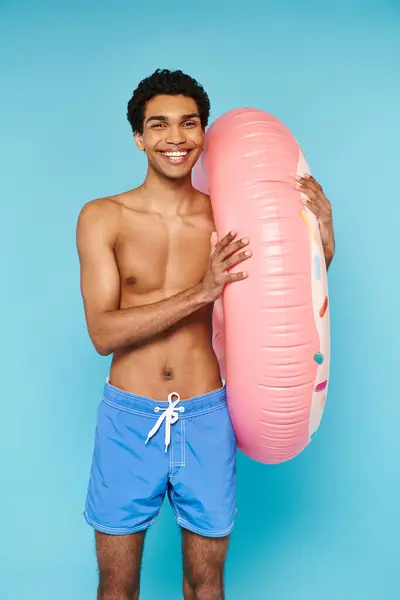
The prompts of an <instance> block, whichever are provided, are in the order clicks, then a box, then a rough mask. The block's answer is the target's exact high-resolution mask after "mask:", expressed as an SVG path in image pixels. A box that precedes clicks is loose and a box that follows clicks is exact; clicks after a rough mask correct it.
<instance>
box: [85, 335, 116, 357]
mask: <svg viewBox="0 0 400 600" xmlns="http://www.w3.org/2000/svg"><path fill="white" fill-rule="evenodd" d="M90 338H91V340H92V344H93V346H94V349H95V350H96V352H97V354H100V356H110V354H112V353H113V348H111V346H110V344H109V342H108V340H106V339H105V338H104V336H102V335H98V334H92V335H91V336H90Z"/></svg>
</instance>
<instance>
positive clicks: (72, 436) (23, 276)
mask: <svg viewBox="0 0 400 600" xmlns="http://www.w3.org/2000/svg"><path fill="white" fill-rule="evenodd" d="M0 21H1V30H0V40H1V41H0V44H1V47H0V53H1V56H2V59H3V64H2V68H1V72H2V93H1V97H0V101H1V111H0V119H1V130H2V135H1V150H0V160H1V167H2V169H1V170H2V175H1V222H2V228H1V231H2V234H1V245H2V261H1V262H2V271H3V274H2V284H3V285H2V293H1V313H2V319H1V321H2V337H1V339H2V344H1V346H2V347H1V352H2V367H3V373H2V389H3V392H2V402H1V435H0V473H1V488H0V495H1V496H0V531H1V537H0V573H1V576H0V580H1V597H2V598H4V599H5V600H55V599H57V600H71V598H73V599H74V600H88V599H90V598H93V599H94V597H95V588H96V565H95V555H94V548H93V534H92V531H91V529H90V528H88V526H86V524H84V521H83V518H82V516H81V511H82V508H83V503H84V499H85V493H86V485H87V479H88V474H89V465H90V460H91V452H92V444H93V434H94V424H95V416H96V408H97V404H98V402H99V399H100V394H101V390H102V385H103V381H104V378H105V377H106V375H107V372H108V364H109V361H108V359H102V358H101V357H99V356H97V355H96V353H95V351H94V350H93V349H92V347H91V344H90V342H89V339H88V335H87V333H86V329H85V323H84V316H83V310H82V305H81V298H80V291H79V269H78V260H77V255H76V250H75V225H76V219H77V216H78V213H79V211H80V208H81V206H82V205H83V204H84V203H85V202H87V201H88V200H91V199H93V198H96V197H99V196H105V195H107V194H110V193H116V192H120V191H124V190H126V189H129V188H131V187H133V186H135V185H137V184H139V183H140V182H141V180H142V178H143V176H144V169H145V162H144V158H143V156H142V155H141V154H139V153H138V152H137V151H136V149H135V146H134V143H133V140H132V135H131V132H130V130H129V125H128V123H127V121H126V117H125V113H126V102H127V100H128V99H129V97H130V94H131V92H132V90H133V88H134V87H135V86H136V84H137V83H138V81H139V80H140V79H141V78H142V77H144V76H146V75H148V74H150V73H151V72H152V71H153V70H154V69H155V68H157V67H168V68H182V69H184V70H186V71H188V72H189V73H190V74H192V75H193V76H194V77H196V78H198V79H199V80H200V81H201V82H202V83H203V85H204V86H205V88H206V90H207V91H208V93H209V94H210V97H211V100H212V117H213V118H215V117H216V116H218V115H220V114H221V113H222V112H224V111H226V110H228V109H231V108H234V107H239V106H244V105H247V106H249V105H250V106H255V107H258V108H262V109H265V110H267V111H269V112H272V113H273V114H275V115H276V116H277V117H278V118H280V119H281V120H283V121H284V122H285V123H286V124H287V125H288V126H289V127H290V128H291V130H292V131H293V133H294V134H295V136H296V137H297V139H299V141H300V142H301V144H302V146H303V148H304V150H305V153H306V156H307V159H308V161H309V163H310V165H311V168H312V171H313V173H314V175H315V176H316V178H317V179H318V180H319V181H320V182H321V183H322V185H323V186H324V189H325V191H326V193H327V195H328V197H329V198H330V199H331V201H332V204H333V208H334V219H335V226H336V238H337V254H336V257H335V260H334V263H333V264H332V268H331V271H330V276H329V284H330V295H331V310H332V371H331V386H330V392H329V396H328V403H327V408H326V412H325V416H324V419H323V423H322V426H321V429H320V431H319V433H318V435H317V436H316V437H315V438H314V441H313V442H312V444H311V445H310V447H309V448H307V449H306V450H305V451H304V452H303V453H302V454H301V456H300V457H298V458H296V459H295V460H293V461H290V462H289V463H286V464H283V465H280V466H273V467H268V466H263V465H259V464H255V463H252V462H251V461H250V460H248V459H246V458H244V457H243V456H240V458H239V465H238V477H239V489H238V494H239V514H238V519H237V526H236V529H235V533H234V536H233V539H232V546H231V551H230V555H229V560H228V564H227V598H228V599H229V600H242V599H243V598H257V599H258V598H260V599H264V598H265V599H273V600H321V599H323V600H338V599H340V600H358V599H360V600H398V599H399V598H400V591H399V584H398V568H399V559H400V552H399V541H398V540H399V538H400V525H399V515H398V505H399V502H398V496H399V493H400V469H399V441H398V440H399V431H398V430H399V424H400V408H399V392H398V371H397V368H398V364H399V359H400V353H399V345H398V339H399V336H400V326H399V315H398V305H399V304H398V292H399V284H398V275H397V276H396V272H397V273H398V274H399V266H398V262H399V258H398V257H399V254H398V248H399V232H398V223H399V219H400V209H399V185H398V171H399V158H398V145H399V144H398V140H399V138H400V122H399V106H400V82H399V77H398V72H399V61H400V58H399V57H400V36H399V28H400V5H399V3H398V2H397V0H392V1H390V0H376V1H373V2H365V1H364V2H361V1H355V0H335V2H329V3H328V2H322V1H320V0H319V1H315V2H312V1H306V0H305V1H303V2H301V3H299V2H297V0H293V1H290V0H279V2H278V1H276V2H271V1H264V2H259V1H258V0H247V1H246V2H245V1H236V2H234V1H233V2H232V1H231V2H229V3H228V2H217V1H215V3H214V0H204V1H203V2H201V3H200V2H198V3H196V4H188V3H186V2H178V1H176V0H174V1H173V2H172V3H166V2H161V1H160V0H152V2H149V3H148V4H147V6H146V3H145V2H142V3H138V2H134V1H132V0H131V1H129V2H128V1H127V0H125V1H124V0H122V1H120V2H116V3H114V4H113V3H111V2H108V1H102V0H100V1H98V2H89V1H87V2H83V3H81V2H78V1H77V0H70V1H69V2H62V3H59V2H54V1H52V2H50V1H48V2H46V1H45V0H36V2H34V3H33V2H29V3H28V2H27V1H23V0H21V1H20V2H12V1H11V0H3V1H2V2H1V6H0ZM244 401H245V399H244ZM396 507H397V508H396ZM179 553H180V537H179V532H178V531H177V529H176V527H175V524H174V521H173V519H172V517H171V514H170V510H169V507H168V505H167V504H166V505H165V507H164V509H163V511H162V514H161V516H160V518H159V520H158V522H157V524H156V525H155V526H154V527H153V529H152V530H151V532H150V534H149V537H148V539H147V545H146V553H145V560H144V570H143V594H142V598H143V599H144V600H159V599H160V598H163V600H176V599H177V598H179V597H180V578H181V564H180V554H179Z"/></svg>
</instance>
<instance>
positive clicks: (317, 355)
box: [314, 352, 324, 365]
mask: <svg viewBox="0 0 400 600" xmlns="http://www.w3.org/2000/svg"><path fill="white" fill-rule="evenodd" d="M314 360H315V362H316V363H318V364H319V365H322V363H323V362H324V355H323V354H322V353H321V352H316V353H315V354H314Z"/></svg>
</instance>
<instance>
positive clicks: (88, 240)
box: [77, 201, 210, 356]
mask: <svg viewBox="0 0 400 600" xmlns="http://www.w3.org/2000/svg"><path fill="white" fill-rule="evenodd" d="M115 212H116V211H115ZM116 218H117V214H114V211H113V210H112V207H111V210H110V207H107V206H106V205H105V204H104V201H101V202H98V201H95V202H92V203H89V204H87V205H86V206H85V207H84V208H83V209H82V212H81V214H80V216H79V220H78V226H77V247H78V254H79V260H80V267H81V291H82V296H83V301H84V307H85V315H86V322H87V326H88V331H89V335H90V338H91V340H92V342H93V345H94V347H95V348H96V350H97V352H98V353H99V354H101V355H103V356H107V355H108V354H111V353H112V352H115V350H117V349H120V348H125V347H128V346H133V345H135V344H138V343H141V342H145V341H146V340H148V339H150V338H152V337H154V336H156V335H157V334H159V333H162V332H163V331H165V330H166V329H169V328H170V327H172V326H173V325H175V324H176V323H178V321H180V320H182V319H184V318H185V317H187V316H188V315H190V314H192V313H193V312H195V311H196V310H198V309H199V308H202V307H203V306H205V305H206V304H208V303H209V302H210V300H208V299H206V297H205V294H204V293H203V291H202V286H201V285H200V284H199V285H197V286H195V287H193V288H191V289H187V290H185V291H183V292H181V293H179V294H176V295H175V296H172V297H170V298H167V299H165V300H161V301H160V302H155V303H153V304H148V305H144V306H135V307H132V308H126V309H122V310H121V309H120V308H119V303H120V277H119V272H118V266H117V262H116V259H115V255H114V241H115V232H116V230H117V222H116Z"/></svg>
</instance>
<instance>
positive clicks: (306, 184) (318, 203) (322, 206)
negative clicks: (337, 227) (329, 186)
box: [295, 173, 335, 268]
mask: <svg viewBox="0 0 400 600" xmlns="http://www.w3.org/2000/svg"><path fill="white" fill-rule="evenodd" d="M295 179H296V181H297V182H298V183H297V184H296V188H297V189H298V190H300V191H301V192H303V194H305V195H306V196H307V198H305V199H304V204H305V206H307V208H309V209H310V210H311V211H312V212H313V213H314V214H315V215H316V217H317V219H318V223H319V230H320V233H321V241H322V246H323V248H324V255H325V262H326V268H328V267H329V265H330V263H331V262H332V258H333V255H334V254H335V234H334V230H333V219H332V206H331V203H330V202H329V200H328V198H327V197H326V196H325V194H324V191H323V189H322V187H321V186H320V184H319V183H318V182H317V181H316V180H315V179H314V177H312V176H311V175H309V174H308V173H306V174H305V175H304V177H298V176H296V177H295Z"/></svg>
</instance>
